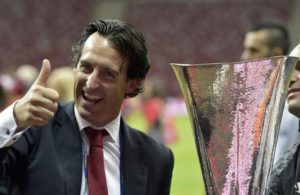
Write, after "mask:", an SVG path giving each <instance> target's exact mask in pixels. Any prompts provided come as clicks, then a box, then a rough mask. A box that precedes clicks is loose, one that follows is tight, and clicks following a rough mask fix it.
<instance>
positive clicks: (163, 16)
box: [0, 0, 300, 95]
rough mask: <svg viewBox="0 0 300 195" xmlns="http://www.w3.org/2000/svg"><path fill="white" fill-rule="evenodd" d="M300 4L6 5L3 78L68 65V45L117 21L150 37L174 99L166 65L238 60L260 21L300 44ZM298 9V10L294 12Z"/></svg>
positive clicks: (7, 1) (78, 0)
mask: <svg viewBox="0 0 300 195" xmlns="http://www.w3.org/2000/svg"><path fill="white" fill-rule="evenodd" d="M299 4H300V1H297V0H284V1H283V0H128V1H124V0H106V1H101V0H84V1H82V0H68V1H61V0H51V1H49V0H28V1H25V0H1V1H0V54H1V55H0V56H1V57H0V74H3V73H9V72H14V70H15V69H16V67H17V66H19V65H21V64H33V65H35V66H37V67H40V66H41V62H42V59H43V58H48V59H50V61H51V63H52V65H53V67H58V66H62V65H69V64H70V53H71V52H70V51H71V46H72V44H73V42H74V41H75V40H77V39H78V38H79V35H80V32H81V30H82V29H83V28H84V27H85V26H86V25H87V24H88V23H89V22H90V21H92V20H95V19H97V18H117V19H122V20H126V21H128V22H130V23H132V24H133V25H135V26H136V27H138V28H139V29H140V30H141V31H142V32H143V33H144V34H145V36H146V39H147V41H148V45H149V52H150V58H151V62H152V67H151V70H150V77H151V78H159V79H161V80H162V81H163V83H165V84H166V86H167V89H166V90H167V92H168V94H169V95H178V94H179V88H178V86H177V82H175V76H174V73H173V71H172V69H171V67H170V65H169V63H170V62H177V63H209V62H223V61H238V60H239V57H240V54H241V52H242V44H243V38H244V34H245V32H246V30H247V29H248V28H249V27H250V26H251V25H253V24H254V23H256V22H259V21H262V20H266V19H268V20H270V19H271V20H275V21H279V22H282V23H284V24H286V26H287V27H288V29H289V30H290V32H291V36H292V43H291V44H292V46H294V45H295V44H296V41H297V40H299V38H300V12H299V10H300V8H299V7H300V5H299ZM297 10H298V11H297Z"/></svg>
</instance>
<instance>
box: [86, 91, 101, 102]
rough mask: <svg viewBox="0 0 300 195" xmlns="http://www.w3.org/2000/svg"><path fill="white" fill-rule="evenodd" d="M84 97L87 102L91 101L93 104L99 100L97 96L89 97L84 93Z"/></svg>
mask: <svg viewBox="0 0 300 195" xmlns="http://www.w3.org/2000/svg"><path fill="white" fill-rule="evenodd" d="M84 96H85V98H86V99H87V100H88V101H93V102H96V101H98V100H100V99H101V98H100V97H98V96H95V95H90V94H87V93H84Z"/></svg>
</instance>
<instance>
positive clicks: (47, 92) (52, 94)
mask: <svg viewBox="0 0 300 195" xmlns="http://www.w3.org/2000/svg"><path fill="white" fill-rule="evenodd" d="M41 95H42V96H43V97H45V98H47V99H49V100H51V101H53V102H57V101H58V99H59V93H58V92H57V91H56V90H54V89H51V88H45V89H44V90H43V91H42V92H41Z"/></svg>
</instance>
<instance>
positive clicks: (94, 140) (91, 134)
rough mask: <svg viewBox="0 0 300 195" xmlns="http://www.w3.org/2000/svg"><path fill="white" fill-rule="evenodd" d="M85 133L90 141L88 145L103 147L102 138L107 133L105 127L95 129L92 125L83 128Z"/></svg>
mask: <svg viewBox="0 0 300 195" xmlns="http://www.w3.org/2000/svg"><path fill="white" fill-rule="evenodd" d="M85 134H86V136H87V138H88V140H89V142H90V146H96V147H103V138H104V137H105V136H106V135H108V133H107V131H106V130H105V129H103V130H97V129H93V128H92V127H87V128H85Z"/></svg>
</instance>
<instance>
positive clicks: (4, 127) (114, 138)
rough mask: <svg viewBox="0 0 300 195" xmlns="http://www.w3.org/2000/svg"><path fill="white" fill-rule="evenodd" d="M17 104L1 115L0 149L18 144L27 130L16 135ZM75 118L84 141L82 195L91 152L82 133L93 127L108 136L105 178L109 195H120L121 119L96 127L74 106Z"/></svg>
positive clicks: (86, 190) (85, 188) (118, 117)
mask: <svg viewBox="0 0 300 195" xmlns="http://www.w3.org/2000/svg"><path fill="white" fill-rule="evenodd" d="M14 106H15V103H14V104H12V105H10V106H9V107H8V108H6V109H5V110H4V111H2V112H1V113H0V147H1V148H2V147H7V146H10V145H12V144H13V143H14V142H16V141H17V140H18V139H19V138H20V137H21V135H22V134H23V133H24V132H25V131H26V130H27V129H24V130H21V131H20V132H18V133H16V134H15V132H16V128H17V124H16V122H15V119H14V116H13V107H14ZM74 111H75V117H76V120H77V123H78V126H79V130H80V134H81V137H82V140H83V142H82V143H83V145H82V148H83V154H84V155H83V158H82V160H83V163H82V164H83V166H82V180H81V181H82V183H81V192H80V195H88V185H87V178H86V170H87V169H86V165H87V163H86V158H87V157H86V156H87V155H88V151H89V141H88V139H87V137H86V135H85V132H84V131H82V130H83V129H84V128H85V127H88V126H90V127H93V128H95V129H99V130H100V129H106V131H107V132H108V134H109V135H108V136H105V137H104V140H103V141H104V166H105V176H106V183H107V189H108V194H109V195H120V194H121V192H120V142H119V129H120V118H121V115H120V114H119V115H118V116H117V118H116V119H114V120H113V121H112V122H110V123H109V124H107V125H105V126H104V127H95V126H93V125H91V123H89V122H88V121H86V120H84V119H83V118H82V117H81V116H80V115H79V113H78V111H77V109H76V106H74Z"/></svg>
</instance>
